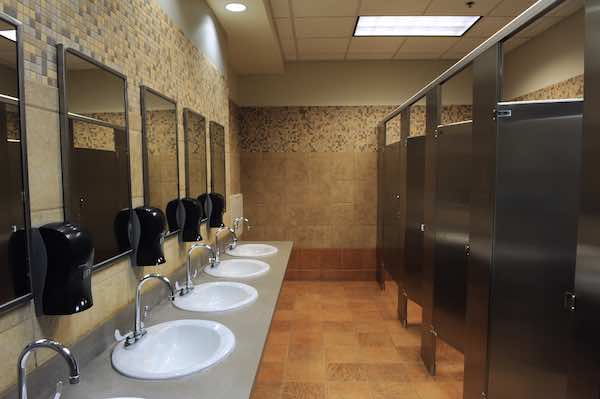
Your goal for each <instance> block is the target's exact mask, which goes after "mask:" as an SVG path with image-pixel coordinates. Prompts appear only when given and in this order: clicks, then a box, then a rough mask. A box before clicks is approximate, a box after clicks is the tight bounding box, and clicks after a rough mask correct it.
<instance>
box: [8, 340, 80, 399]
mask: <svg viewBox="0 0 600 399" xmlns="http://www.w3.org/2000/svg"><path fill="white" fill-rule="evenodd" d="M38 348H47V349H52V350H53V351H55V352H56V353H58V354H59V355H61V356H62V358H63V359H64V360H65V361H66V362H67V365H68V366H69V384H78V383H79V366H78V365H77V360H76V359H75V357H74V356H73V354H72V353H71V351H70V350H69V348H67V347H66V346H64V345H63V344H61V343H58V342H56V341H51V340H49V339H39V340H37V341H34V342H32V343H30V344H29V345H27V346H26V347H25V349H23V351H22V352H21V355H20V356H19V360H18V363H17V366H18V368H19V399H27V370H26V364H27V359H28V358H29V355H30V354H31V352H32V351H34V350H36V349H38ZM61 391H62V381H59V382H58V383H57V384H56V394H55V395H54V398H55V399H57V398H60V394H61Z"/></svg>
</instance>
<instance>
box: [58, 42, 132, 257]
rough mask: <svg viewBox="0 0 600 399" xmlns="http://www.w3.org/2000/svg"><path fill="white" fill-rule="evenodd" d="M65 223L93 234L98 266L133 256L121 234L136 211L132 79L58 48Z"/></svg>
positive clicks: (69, 50) (78, 54)
mask: <svg viewBox="0 0 600 399" xmlns="http://www.w3.org/2000/svg"><path fill="white" fill-rule="evenodd" d="M57 50H58V51H57V52H58V80H59V95H60V118H61V146H62V176H63V201H64V214H65V215H64V216H65V221H68V222H72V223H77V224H79V225H81V226H83V227H84V228H85V229H86V230H87V231H88V232H89V233H90V235H91V237H92V241H93V245H94V249H95V257H94V263H95V267H96V268H97V267H100V266H102V265H104V264H107V263H108V262H109V261H111V260H112V259H114V258H116V257H118V256H122V255H124V254H126V253H129V252H130V248H129V247H128V246H127V245H124V244H123V243H122V242H121V243H120V245H119V242H118V241H117V237H116V234H115V227H114V226H115V220H116V217H117V216H118V214H119V212H120V211H122V210H124V209H130V208H131V187H130V186H131V183H130V170H129V168H130V167H129V140H128V137H129V135H128V125H127V112H126V110H127V78H126V77H125V76H124V75H122V74H121V73H119V72H117V71H115V70H113V69H111V68H109V67H107V66H105V65H102V64H101V63H99V62H97V61H95V60H93V59H92V58H90V57H88V56H86V55H84V54H82V53H80V52H78V51H75V50H73V49H68V48H65V47H63V46H62V45H58V47H57Z"/></svg>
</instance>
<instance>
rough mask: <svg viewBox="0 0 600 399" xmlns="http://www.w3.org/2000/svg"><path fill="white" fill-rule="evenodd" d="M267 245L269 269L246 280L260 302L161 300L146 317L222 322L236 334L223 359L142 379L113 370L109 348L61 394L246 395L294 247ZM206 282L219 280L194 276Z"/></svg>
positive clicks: (93, 397)
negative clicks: (192, 305)
mask: <svg viewBox="0 0 600 399" xmlns="http://www.w3.org/2000/svg"><path fill="white" fill-rule="evenodd" d="M268 244H271V245H273V246H275V247H277V248H278V249H279V252H278V253H277V254H275V255H273V256H270V257H265V258H261V260H264V261H265V262H267V263H269V265H270V266H271V269H270V271H269V272H268V273H267V274H266V275H264V276H262V277H259V278H257V279H254V280H248V281H244V282H245V283H247V284H249V285H251V286H253V287H255V288H256V289H257V290H258V294H259V297H258V300H257V301H256V302H255V303H253V304H252V305H250V306H248V307H245V308H242V309H239V310H233V311H230V312H223V313H193V312H186V311H183V310H179V309H177V308H175V307H174V306H172V305H171V304H169V303H164V304H161V305H159V306H157V307H156V308H155V309H153V310H152V313H151V315H149V317H148V319H147V320H146V325H147V326H152V325H154V324H158V323H162V322H165V321H170V320H179V319H206V320H215V321H218V322H220V323H223V324H224V325H226V326H227V327H229V328H230V329H231V331H233V333H234V334H235V337H236V346H235V349H234V351H233V353H232V354H231V355H229V356H228V357H227V358H226V359H225V360H223V361H221V362H220V363H218V364H216V365H214V366H212V367H210V368H208V369H206V370H204V371H202V372H199V373H196V374H192V375H190V376H187V377H183V378H178V379H172V380H165V381H143V380H136V379H131V378H127V377H124V376H122V375H121V374H119V373H118V372H116V371H115V370H114V369H113V368H112V365H111V360H110V356H111V353H112V347H111V348H108V349H106V350H104V351H103V352H102V353H101V354H100V355H99V356H97V357H96V358H94V359H92V360H91V361H90V362H89V363H88V364H87V365H86V366H85V367H83V368H82V369H81V382H80V383H79V384H78V385H68V384H67V385H65V386H64V390H63V396H62V398H64V399H103V398H112V397H139V398H143V399H175V398H177V399H180V398H181V399H188V398H190V399H191V398H194V399H195V398H206V399H247V398H249V397H250V394H251V392H252V387H253V385H254V380H255V377H256V374H257V372H258V367H259V365H260V360H261V357H262V353H263V349H264V345H265V342H266V339H267V336H268V334H269V328H270V325H271V320H272V318H273V313H274V311H275V307H276V305H277V299H278V297H279V292H280V290H281V285H282V282H283V278H284V275H285V271H286V269H287V264H288V260H289V256H290V252H291V249H292V243H291V242H268ZM224 258H227V257H224ZM206 281H219V279H215V278H211V277H210V276H208V275H206V274H205V273H202V275H201V276H199V277H198V279H196V283H201V282H206ZM132 317H133V315H132Z"/></svg>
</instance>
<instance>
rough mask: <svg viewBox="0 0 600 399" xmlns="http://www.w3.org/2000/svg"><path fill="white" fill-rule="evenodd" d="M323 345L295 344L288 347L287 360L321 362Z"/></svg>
mask: <svg viewBox="0 0 600 399" xmlns="http://www.w3.org/2000/svg"><path fill="white" fill-rule="evenodd" d="M323 356H324V352H323V345H322V344H320V343H319V344H317V343H295V344H291V345H290V349H289V352H288V359H289V360H290V361H296V360H323Z"/></svg>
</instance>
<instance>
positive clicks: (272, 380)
mask: <svg viewBox="0 0 600 399" xmlns="http://www.w3.org/2000/svg"><path fill="white" fill-rule="evenodd" d="M283 375H284V363H283V362H262V363H261V364H260V370H259V371H258V377H256V382H257V384H279V383H281V382H283Z"/></svg>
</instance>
